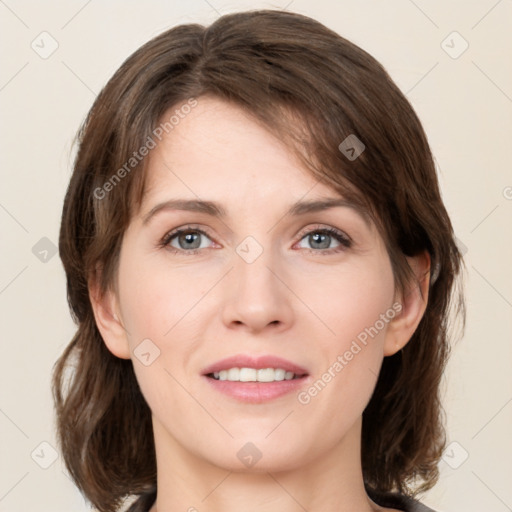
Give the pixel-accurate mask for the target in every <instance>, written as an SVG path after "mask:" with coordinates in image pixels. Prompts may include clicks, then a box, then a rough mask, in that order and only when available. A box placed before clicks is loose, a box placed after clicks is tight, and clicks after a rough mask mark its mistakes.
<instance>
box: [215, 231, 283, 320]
mask: <svg viewBox="0 0 512 512" xmlns="http://www.w3.org/2000/svg"><path fill="white" fill-rule="evenodd" d="M268 239H269V238H266V240H267V241H268ZM265 243H266V242H265ZM235 252H236V254H235V255H234V256H235V257H234V268H233V271H232V272H230V274H231V276H230V279H231V280H232V282H233V283H234V286H233V293H232V294H230V297H229V299H228V303H227V304H226V305H225V310H224V315H225V317H224V320H225V322H227V323H233V322H235V323H243V324H245V325H246V326H247V327H249V328H250V329H253V330H261V329H263V328H264V327H265V326H267V325H268V324H271V323H276V322H278V323H281V324H288V323H289V322H290V321H291V314H292V309H291V304H290V294H289V293H286V286H285V285H284V284H283V283H282V282H281V280H280V278H279V277H278V276H279V274H280V273H281V271H280V268H282V266H281V265H280V261H278V251H274V250H273V249H272V248H271V247H265V246H264V245H263V243H260V242H259V241H258V240H257V239H256V238H255V237H254V236H247V237H246V238H245V239H243V240H242V242H240V243H239V244H238V246H237V247H236V248H235ZM281 279H282V278H281Z"/></svg>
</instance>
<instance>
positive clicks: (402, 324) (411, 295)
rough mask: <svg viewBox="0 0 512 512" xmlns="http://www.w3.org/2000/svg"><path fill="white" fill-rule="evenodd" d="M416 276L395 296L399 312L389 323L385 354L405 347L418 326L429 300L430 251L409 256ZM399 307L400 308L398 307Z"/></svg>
mask: <svg viewBox="0 0 512 512" xmlns="http://www.w3.org/2000/svg"><path fill="white" fill-rule="evenodd" d="M407 261H408V263H409V266H410V267H411V269H412V270H413V273H414V278H413V280H412V282H411V283H409V286H408V288H407V289H406V290H405V292H404V293H399V294H397V296H396V297H395V303H397V304H400V305H401V308H400V310H399V312H398V314H397V315H396V316H395V317H394V318H393V320H391V322H390V323H389V324H388V329H387V332H386V339H385V341H384V356H392V355H393V354H395V353H396V352H398V351H399V350H401V349H402V348H404V347H405V345H406V344H407V343H408V341H409V340H410V339H411V337H412V335H413V334H414V331H415V330H416V328H417V327H418V325H419V323H420V321H421V319H422V318H423V314H424V313H425V309H426V308H427V302H428V290H429V284H430V255H429V253H428V252H426V251H425V252H424V253H421V254H419V255H418V256H413V257H408V258H407ZM397 309H398V308H397Z"/></svg>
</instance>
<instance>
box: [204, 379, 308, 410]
mask: <svg viewBox="0 0 512 512" xmlns="http://www.w3.org/2000/svg"><path fill="white" fill-rule="evenodd" d="M204 378H205V379H206V380H207V381H208V382H209V384H210V386H212V387H213V388H214V389H215V390H217V391H220V392H221V393H224V394H225V395H228V396H230V397H232V398H235V399H237V400H239V401H241V402H246V403H253V404H257V403H262V402H268V401H269V400H273V399H275V398H279V397H281V396H283V395H286V394H288V393H292V392H294V391H295V392H297V390H298V389H300V388H301V387H303V386H304V384H305V382H306V380H307V376H306V377H300V378H298V379H290V380H279V381H274V382H236V381H235V382H233V381H229V380H216V379H212V378H211V377H206V376H204Z"/></svg>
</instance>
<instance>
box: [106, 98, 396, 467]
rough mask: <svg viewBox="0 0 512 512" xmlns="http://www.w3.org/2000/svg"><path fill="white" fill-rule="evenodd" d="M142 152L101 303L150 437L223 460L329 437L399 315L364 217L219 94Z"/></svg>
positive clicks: (363, 399) (283, 453) (274, 452)
mask: <svg viewBox="0 0 512 512" xmlns="http://www.w3.org/2000/svg"><path fill="white" fill-rule="evenodd" d="M167 117H169V116H167ZM149 158H150V161H149V167H148V176H147V178H148V182H147V184H148V188H147V191H146V195H145V197H144V200H143V204H142V206H141V209H140V212H139V213H138V214H137V215H136V216H135V217H134V218H133V219H132V222H131V224H130V226H129V228H128V229H127V231H126V233H125V236H124V239H123V244H122V249H121V255H120V262H119V273H118V296H117V298H115V299H114V302H113V303H112V304H113V306H112V307H113V309H114V311H115V313H116V316H115V318H118V319H119V320H120V322H121V323H122V324H123V326H124V329H125V330H124V331H122V333H121V334H119V336H118V337H117V338H116V339H115V340H114V338H112V337H111V338H109V336H108V335H106V336H104V338H105V339H106V341H107V344H108V346H109V348H110V349H111V350H112V351H113V352H114V353H115V354H116V355H118V356H119V357H126V358H127V357H131V358H132V360H133V366H134V369H135V372H136V376H137V379H138V382H139V384H140V387H141V390H142V393H143V395H144V397H145V399H146V400H147V403H148V405H149V407H150V408H151V411H152V414H153V423H154V429H155V433H156V436H158V440H157V443H158V444H161V445H165V446H167V447H168V449H169V450H170V451H171V452H173V453H177V450H179V451H181V453H188V454H191V455H192V456H194V458H195V457H198V458H199V460H202V461H207V462H210V463H213V464H214V465H217V466H221V467H224V468H228V469H229V468H231V469H235V468H236V469H237V470H243V469H244V467H247V468H249V467H252V466H253V465H255V467H256V469H262V470H270V469H272V470H279V469H282V470H284V469H290V468H293V467H297V466H300V465H302V464H306V463H308V462H312V461H313V460H314V459H315V458H316V457H319V456H321V455H322V454H326V453H329V452H332V453H336V451H337V450H342V447H343V441H344V440H346V439H347V438H348V437H349V434H350V433H351V432H352V433H353V432H355V431H357V428H359V426H360V424H359V420H360V418H361V414H362V412H363V410H364V408H365V406H366V405H367V403H368V401H369V399H370V397H371V394H372V392H373V389H374V387H375V383H376V379H377V375H378V373H379V370H380V366H381V363H382V359H383V357H384V355H386V354H388V353H392V349H391V344H392V343H394V341H392V340H391V337H392V334H391V333H392V330H393V327H392V326H393V323H394V319H395V320H396V318H397V317H399V316H400V315H399V310H400V307H401V306H400V304H398V303H397V302H396V296H395V289H394V279H393V274H392V270H391V264H390V260H389V257H388V255H387V252H386V250H385V247H384V243H383V240H382V239H381V236H380V235H379V233H378V232H377V231H376V229H375V227H374V225H373V224H371V223H369V221H368V220H367V219H366V218H365V216H364V214H362V213H361V212H359V211H358V210H357V209H356V208H354V207H352V206H351V205H350V204H348V203H346V202H344V201H343V198H342V197H341V196H340V195H339V194H337V193H335V192H334V191H333V190H332V189H331V188H329V187H328V186H326V185H324V184H321V183H320V182H318V181H317V180H316V179H315V178H314V177H312V176H311V175H310V174H309V173H308V172H307V171H306V170H305V169H304V168H303V167H301V165H300V164H299V162H298V161H296V160H295V159H294V157H293V156H292V155H291V153H290V152H289V151H288V150H287V149H286V148H285V147H284V146H283V145H282V144H281V143H280V141H279V140H277V139H276V138H274V137H273V136H272V135H270V134H269V133H268V132H267V131H266V130H264V129H263V128H262V127H261V126H260V125H258V124H257V123H256V122H254V120H252V119H251V118H249V117H247V116H246V114H244V113H243V111H242V110H240V109H239V108H238V107H235V106H233V105H230V104H227V103H225V102H222V101H220V100H216V99H211V98H206V97H200V98H198V104H197V106H196V107H195V108H193V109H191V111H190V113H189V114H188V115H186V116H183V118H181V117H180V120H179V123H177V124H176V125H175V126H174V128H173V129H172V130H171V131H169V133H168V134H165V133H164V136H163V137H162V140H161V141H160V142H158V144H157V145H156V147H155V148H154V149H152V150H151V152H150V156H149ZM349 164H350V162H349V161H348V160H347V165H349ZM117 186H122V183H120V184H118V185H117ZM327 200H331V201H339V203H338V205H337V206H334V207H325V208H322V209H320V208H314V207H308V206H307V205H315V204H317V202H318V201H327ZM173 201H183V204H182V205H181V207H180V205H179V204H176V203H175V204H174V205H173V204H172V202H173ZM203 202H207V204H206V205H205V204H203ZM291 209H293V211H291V212H290V210H291ZM219 212H221V214H220V213H219ZM178 229H184V230H186V232H185V234H181V235H180V234H178V235H176V236H174V235H173V232H174V231H176V230H178ZM326 230H329V231H326ZM112 340H114V341H112ZM227 358H235V359H234V360H232V361H227V362H223V360H225V359H227ZM240 367H242V368H246V369H244V370H242V371H240V372H237V370H234V369H233V368H240ZM265 368H272V370H264V371H262V372H258V371H257V370H258V369H265ZM275 370H277V371H275ZM283 370H285V371H283ZM286 372H292V373H294V378H293V379H291V380H290V377H291V375H292V373H286ZM207 374H209V375H207ZM216 377H218V379H219V380H217V379H216ZM223 379H227V380H223ZM230 379H235V380H233V381H232V380H230ZM236 379H242V381H239V380H238V381H237V380H236ZM245 379H248V381H245ZM254 379H260V381H254ZM340 453H341V452H340Z"/></svg>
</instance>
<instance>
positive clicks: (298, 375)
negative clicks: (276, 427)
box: [202, 355, 309, 403]
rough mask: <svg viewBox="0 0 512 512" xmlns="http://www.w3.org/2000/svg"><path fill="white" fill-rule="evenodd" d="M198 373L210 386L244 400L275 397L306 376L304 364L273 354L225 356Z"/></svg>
mask: <svg viewBox="0 0 512 512" xmlns="http://www.w3.org/2000/svg"><path fill="white" fill-rule="evenodd" d="M202 376H203V377H204V378H206V379H207V381H208V383H209V384H210V386H211V388H213V389H214V390H216V391H218V392H221V393H223V394H224V395H228V396H229V397H231V398H234V399H236V400H237V401H242V402H247V403H261V402H266V401H269V400H272V399H276V398H278V397H281V396H283V395H286V394H288V393H291V392H293V391H296V390H298V388H299V387H302V386H303V385H304V384H305V382H306V381H307V380H309V379H308V377H309V374H308V372H307V371H306V370H305V369H304V368H302V367H300V366H298V365H296V364H294V363H292V362H291V361H287V360H285V359H282V358H279V357H274V356H259V357H253V356H246V355H238V356H233V357H229V358H227V359H223V360H221V361H218V362H217V363H214V364H213V365H211V366H209V367H207V368H205V369H204V370H203V371H202Z"/></svg>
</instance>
